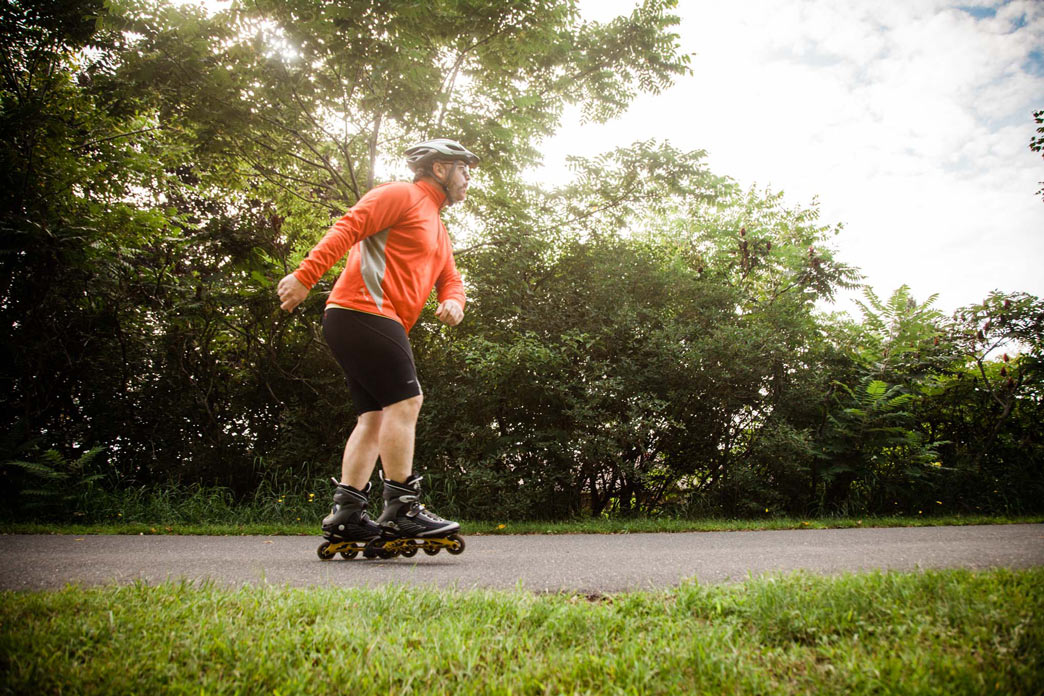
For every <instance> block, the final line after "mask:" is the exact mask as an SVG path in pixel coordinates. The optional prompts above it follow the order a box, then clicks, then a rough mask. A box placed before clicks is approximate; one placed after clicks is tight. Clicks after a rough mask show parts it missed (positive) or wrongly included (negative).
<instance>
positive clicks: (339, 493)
mask: <svg viewBox="0 0 1044 696" xmlns="http://www.w3.org/2000/svg"><path fill="white" fill-rule="evenodd" d="M332 480H333V482H334V484H336V486H337V488H336V489H335V490H334V494H333V502H334V505H333V509H332V510H331V511H330V514H329V515H327V516H326V517H325V518H324V519H323V537H324V538H325V539H326V541H324V542H323V543H322V544H320V546H319V548H318V549H317V550H316V553H318V555H319V558H320V559H322V560H324V561H328V560H330V559H331V558H333V557H334V556H335V555H337V554H338V553H339V554H341V558H346V559H351V558H355V557H356V556H357V555H359V552H360V551H363V550H364V549H365V548H366V545H367V543H368V542H370V541H371V540H373V539H376V538H378V537H379V536H380V535H381V528H380V527H379V526H378V525H377V523H376V522H374V521H373V520H371V519H370V516H369V515H368V514H367V513H366V506H367V504H368V503H369V494H370V487H371V484H369V483H367V484H366V488H364V489H362V490H361V491H360V490H358V489H356V488H352V487H351V486H349V485H347V484H344V483H338V481H337V479H332Z"/></svg>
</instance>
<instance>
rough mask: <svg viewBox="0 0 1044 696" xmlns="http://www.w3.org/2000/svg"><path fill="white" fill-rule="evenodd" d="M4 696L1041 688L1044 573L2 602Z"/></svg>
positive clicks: (71, 592)
mask: <svg viewBox="0 0 1044 696" xmlns="http://www.w3.org/2000/svg"><path fill="white" fill-rule="evenodd" d="M0 626H2V631H0V674H3V680H2V681H3V683H2V686H0V691H2V692H3V693H13V694H38V693H45V694H46V693H85V694H100V693H193V694H201V693H202V694H226V693H227V694H234V693H265V694H273V693H278V694H334V693H348V694H353V695H355V694H407V693H416V694H581V693H583V694H587V693H607V694H683V693H708V694H721V693H730V694H731V693H741V694H806V693H816V694H871V693H873V694H881V693H911V694H913V693H916V694H945V695H947V696H949V695H951V694H992V693H996V694H1040V693H1041V689H1042V686H1044V569H1039V568H1038V569H1033V570H1020V571H1010V570H994V571H982V572H972V571H963V570H947V571H928V572H923V573H894V572H893V573H881V572H879V573H871V574H859V575H844V576H835V577H818V576H812V575H808V574H802V573H799V574H793V575H783V576H769V577H763V578H759V579H753V580H750V581H748V582H745V583H742V584H737V585H713V586H705V585H698V584H695V583H693V584H684V585H682V586H681V587H677V588H673V589H670V590H665V591H661V592H636V593H627V594H619V595H611V596H597V597H583V596H573V595H535V594H532V593H528V592H522V591H517V592H494V591H467V592H455V591H452V590H426V589H408V588H404V587H396V586H392V587H386V588H382V589H365V590H364V589H338V588H317V589H289V588H276V587H244V588H241V589H225V588H223V587H218V586H216V585H211V584H203V585H192V584H164V585H160V586H155V587H149V586H146V585H132V586H123V587H115V586H113V587H103V588H90V589H82V588H77V587H69V588H66V589H64V590H62V591H59V592H31V593H12V592H6V593H0Z"/></svg>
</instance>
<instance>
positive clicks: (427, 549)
mask: <svg viewBox="0 0 1044 696" xmlns="http://www.w3.org/2000/svg"><path fill="white" fill-rule="evenodd" d="M440 550H441V549H439V547H438V546H427V545H425V547H424V553H426V554H428V555H429V556H434V555H436V554H437V553H438V552H439V551H440Z"/></svg>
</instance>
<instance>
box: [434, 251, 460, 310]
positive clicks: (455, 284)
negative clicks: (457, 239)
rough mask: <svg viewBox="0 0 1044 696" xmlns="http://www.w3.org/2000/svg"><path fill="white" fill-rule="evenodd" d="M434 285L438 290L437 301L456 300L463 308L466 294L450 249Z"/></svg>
mask: <svg viewBox="0 0 1044 696" xmlns="http://www.w3.org/2000/svg"><path fill="white" fill-rule="evenodd" d="M435 287H436V289H437V291H438V295H437V297H438V298H439V302H445V301H446V300H456V301H457V302H459V303H460V306H461V309H463V308H464V305H465V303H466V302H467V296H466V295H465V294H464V281H462V280H461V279H460V273H458V272H457V264H456V262H455V261H454V260H453V252H452V251H450V253H449V255H448V256H447V257H446V263H445V264H444V265H443V267H442V271H441V272H440V273H439V277H438V280H436V281H435Z"/></svg>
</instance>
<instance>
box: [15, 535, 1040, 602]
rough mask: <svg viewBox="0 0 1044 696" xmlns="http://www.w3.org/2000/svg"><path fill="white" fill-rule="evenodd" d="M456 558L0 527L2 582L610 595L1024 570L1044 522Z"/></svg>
mask: <svg viewBox="0 0 1044 696" xmlns="http://www.w3.org/2000/svg"><path fill="white" fill-rule="evenodd" d="M466 540H467V545H468V546H467V549H466V550H465V552H464V553H463V554H461V555H459V556H451V555H449V554H447V553H445V552H443V553H440V554H439V555H437V556H434V557H429V556H426V555H425V554H423V553H422V554H418V555H417V556H416V557H414V558H412V559H402V558H398V559H393V560H387V561H381V560H374V561H365V560H362V559H356V560H352V561H345V560H342V559H341V558H340V557H338V558H337V559H335V560H332V561H326V562H323V561H320V560H319V559H318V558H317V557H316V554H315V548H316V546H318V544H319V541H320V539H318V538H311V537H190V536H79V537H77V536H30V535H0V558H2V559H3V562H2V565H0V589H5V590H11V589H13V590H28V589H38V588H59V587H62V586H63V585H65V584H67V583H77V584H81V585H96V584H107V583H113V582H116V583H130V582H135V581H139V580H141V581H144V582H147V583H159V582H163V581H166V580H176V579H181V578H186V579H190V580H203V579H209V580H213V581H215V582H218V583H222V584H228V585H233V586H239V585H243V584H257V583H268V584H272V585H279V586H282V585H291V586H323V585H339V586H376V585H382V584H386V583H399V584H407V585H426V586H438V587H457V588H461V589H465V588H500V589H515V588H517V587H522V588H525V589H528V590H532V591H536V592H580V593H607V592H621V591H628V590H639V589H651V588H660V587H669V586H673V585H676V584H678V583H679V582H681V581H683V580H685V579H687V578H692V577H695V578H697V579H698V580H699V581H700V582H702V583H718V582H730V581H742V580H745V579H746V578H748V577H749V576H750V575H751V574H753V575H760V574H762V573H767V572H774V571H792V570H798V569H804V570H808V571H811V572H814V573H840V572H844V571H867V570H873V569H893V570H914V569H918V568H954V567H963V568H989V567H998V566H1003V567H1010V568H1028V567H1033V566H1041V565H1044V525H1040V524H1024V525H997V526H980V527H917V528H899V529H826V530H788V531H766V532H697V533H686V534H621V535H587V534H583V535H558V536H480V537H475V536H473V537H466Z"/></svg>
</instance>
